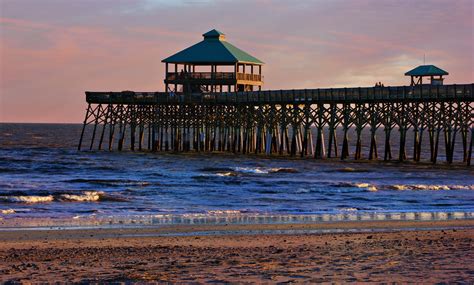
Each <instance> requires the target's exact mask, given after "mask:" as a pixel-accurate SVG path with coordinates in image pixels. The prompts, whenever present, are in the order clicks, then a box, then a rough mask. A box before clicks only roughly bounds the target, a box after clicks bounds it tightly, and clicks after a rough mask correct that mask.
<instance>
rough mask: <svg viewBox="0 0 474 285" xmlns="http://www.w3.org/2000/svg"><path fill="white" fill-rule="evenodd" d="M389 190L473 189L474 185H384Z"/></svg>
mask: <svg viewBox="0 0 474 285" xmlns="http://www.w3.org/2000/svg"><path fill="white" fill-rule="evenodd" d="M385 188H386V189H389V190H399V191H405V190H432V191H440V190H474V185H429V184H394V185H388V186H386V187H385Z"/></svg>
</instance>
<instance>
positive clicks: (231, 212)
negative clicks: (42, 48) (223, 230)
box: [207, 210, 242, 215]
mask: <svg viewBox="0 0 474 285" xmlns="http://www.w3.org/2000/svg"><path fill="white" fill-rule="evenodd" d="M241 213H242V212H241V211H239V210H209V211H207V214H208V215H240V214H241Z"/></svg>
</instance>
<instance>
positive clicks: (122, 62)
mask: <svg viewBox="0 0 474 285" xmlns="http://www.w3.org/2000/svg"><path fill="white" fill-rule="evenodd" d="M473 10H474V0H450V1H445V0H442V1H438V0H373V1H372V0H351V1H341V0H331V1H330V0H315V1H292V0H288V1H278V0H275V1H272V0H255V1H249V0H234V1H228V0H214V1H213V0H175V1H165V0H100V1H98V0H41V1H39V0H0V41H1V42H0V43H1V45H0V122H38V123H39V122H44V123H80V122H81V121H82V120H83V116H84V113H85V109H86V107H87V106H86V102H85V95H84V91H86V90H87V91H122V90H135V91H163V90H164V84H163V77H164V64H163V63H162V62H161V60H162V59H164V58H166V57H168V56H170V55H172V54H174V53H175V52H178V51H180V50H182V49H184V48H186V47H188V46H190V45H192V44H194V43H197V42H199V41H201V40H202V34H203V33H205V32H207V31H209V30H211V29H214V28H215V29H217V30H220V31H222V32H224V33H225V34H226V38H227V40H228V41H229V42H231V43H232V44H234V45H236V46H237V47H239V48H241V49H243V50H245V51H247V52H248V53H250V54H252V55H254V56H255V57H257V58H259V59H261V60H262V61H264V62H265V66H264V67H263V74H264V76H265V85H264V89H300V88H320V87H352V86H373V85H374V84H375V82H379V81H381V82H383V83H384V84H385V85H386V86H387V85H407V84H409V79H408V78H407V77H405V76H404V73H405V72H406V71H408V70H410V69H412V68H414V67H416V66H418V65H421V64H423V58H424V57H425V58H426V64H434V65H436V66H438V67H440V68H442V69H444V70H447V71H448V72H449V76H447V78H446V79H445V83H446V84H449V83H459V84H461V83H473V82H474V70H473V69H474V58H473V57H474V31H473V30H474V28H473V27H474V19H473Z"/></svg>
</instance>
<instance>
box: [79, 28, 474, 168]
mask: <svg viewBox="0 0 474 285" xmlns="http://www.w3.org/2000/svg"><path fill="white" fill-rule="evenodd" d="M202 36H203V37H204V39H203V40H202V41H201V42H199V43H197V44H195V45H192V46H190V47H188V48H186V49H184V50H182V51H180V52H178V53H176V54H174V55H172V56H170V57H167V58H165V59H164V60H163V61H162V62H163V63H164V64H165V76H164V84H165V90H166V92H133V91H122V92H86V99H87V102H88V104H89V105H88V107H87V111H86V116H85V119H84V126H83V129H82V133H81V138H80V141H79V147H78V148H79V150H80V149H81V148H82V143H83V141H84V137H85V136H86V135H89V136H90V144H89V145H88V149H90V150H92V149H95V148H97V149H99V150H100V149H104V148H106V149H108V150H112V149H114V147H115V148H117V149H118V150H124V149H125V148H129V149H131V150H132V151H135V150H145V149H147V150H149V151H153V152H166V151H172V152H190V151H195V152H232V153H240V154H257V155H258V154H262V155H267V156H270V155H280V156H283V155H287V156H293V157H296V156H300V157H314V158H316V159H323V158H334V157H340V158H341V159H348V158H350V157H351V156H352V157H353V158H354V159H355V160H360V159H363V158H367V159H370V160H377V159H379V155H381V157H380V158H383V160H385V161H388V160H394V159H397V160H399V161H404V160H407V159H412V160H414V161H420V160H429V161H431V162H432V163H436V162H437V160H438V153H440V151H439V150H440V149H444V157H445V159H446V162H447V163H449V164H451V163H453V161H454V160H455V157H459V160H462V162H464V163H466V164H467V165H470V163H471V156H472V144H473V139H474V137H473V135H474V124H473V104H472V102H473V100H474V94H473V91H474V84H463V85H443V81H444V78H443V76H445V75H448V74H449V73H448V72H446V71H444V70H442V69H440V68H438V67H436V66H434V65H422V66H419V67H417V68H415V69H413V70H410V71H408V72H407V73H405V75H406V76H410V77H411V86H399V87H384V86H383V84H381V83H377V84H376V86H375V87H359V88H329V89H304V90H302V89H300V90H269V91H262V90H261V89H262V85H263V75H262V66H263V64H264V63H263V62H262V61H261V60H259V59H257V58H256V57H254V56H251V55H250V54H248V53H246V52H245V51H243V50H241V49H239V48H237V47H235V46H234V45H232V44H230V43H229V42H228V41H227V39H226V36H225V35H224V34H223V33H222V32H220V31H217V30H211V31H209V32H207V33H204V34H203V35H202ZM170 65H171V66H174V68H172V69H173V70H170ZM179 69H181V71H178V70H179ZM203 69H204V70H203ZM423 78H425V82H426V81H428V80H429V81H430V82H431V83H430V84H423ZM254 90H258V91H254ZM224 91H227V92H224ZM88 127H89V128H88ZM87 129H89V130H87ZM350 137H351V138H350ZM352 137H354V139H352ZM364 140H368V144H367V142H366V141H364ZM395 140H396V141H395ZM379 141H381V144H380V142H379ZM341 142H342V143H341ZM440 143H443V144H444V145H442V146H441V147H440ZM426 148H429V152H427V151H426ZM456 149H461V152H462V154H461V155H460V156H459V155H458V156H455V154H458V153H459V152H456ZM382 150H383V151H382ZM396 150H398V152H396ZM440 156H441V155H440Z"/></svg>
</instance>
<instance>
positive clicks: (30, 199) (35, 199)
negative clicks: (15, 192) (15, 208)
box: [0, 195, 54, 204]
mask: <svg viewBox="0 0 474 285" xmlns="http://www.w3.org/2000/svg"><path fill="white" fill-rule="evenodd" d="M0 200H3V201H7V202H13V203H28V204H33V203H47V202H52V201H53V200H54V197H53V195H48V196H3V197H0Z"/></svg>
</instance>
